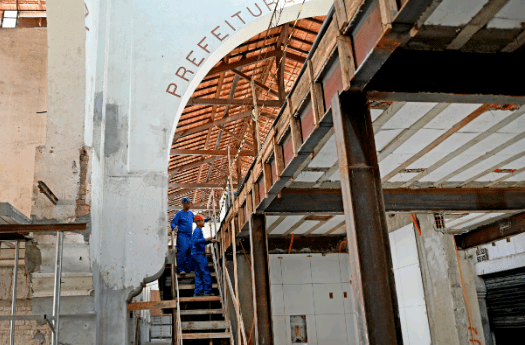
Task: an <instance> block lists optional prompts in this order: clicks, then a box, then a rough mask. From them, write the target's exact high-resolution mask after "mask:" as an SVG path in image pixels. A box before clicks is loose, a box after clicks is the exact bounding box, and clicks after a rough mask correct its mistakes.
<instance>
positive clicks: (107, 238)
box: [84, 0, 333, 345]
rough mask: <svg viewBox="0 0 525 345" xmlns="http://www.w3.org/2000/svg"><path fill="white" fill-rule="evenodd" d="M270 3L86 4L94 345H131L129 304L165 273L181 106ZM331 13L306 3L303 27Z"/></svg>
mask: <svg viewBox="0 0 525 345" xmlns="http://www.w3.org/2000/svg"><path fill="white" fill-rule="evenodd" d="M274 1H275V0H222V1H216V0H207V1H203V0H198V1H197V0H191V1H190V0H162V1H161V0H156V1H138V0H137V1H132V0H86V2H85V9H86V12H85V15H86V17H85V21H86V23H85V24H86V32H85V35H86V36H85V37H86V38H85V40H86V114H85V124H84V133H85V135H84V143H85V145H86V146H88V147H92V148H93V155H92V159H91V160H90V162H91V167H90V168H91V171H92V176H91V185H92V188H91V190H92V195H91V236H90V251H91V252H90V255H91V259H92V261H91V262H92V270H93V277H94V278H93V279H94V289H95V304H96V310H97V343H101V344H108V345H109V344H125V343H128V342H127V338H128V333H127V331H126V330H127V327H128V326H127V319H126V317H125V316H126V315H127V313H126V299H127V298H128V297H129V296H130V293H131V294H132V292H133V291H137V290H136V289H137V288H138V287H139V286H140V285H141V284H142V283H143V282H144V281H149V280H151V279H153V278H154V277H155V276H156V275H158V274H159V272H160V271H161V270H163V269H164V264H165V261H164V260H165V254H166V250H167V245H166V244H167V227H168V224H169V219H167V186H168V175H167V167H168V162H169V151H170V146H171V142H172V138H173V136H174V133H175V129H176V126H177V122H178V119H179V118H180V115H181V114H182V111H183V109H184V106H185V105H186V103H187V101H188V99H189V97H190V96H191V94H192V93H193V91H194V90H195V88H196V87H197V85H198V84H199V83H200V81H201V80H202V79H203V78H204V76H205V75H206V74H207V73H208V71H209V70H210V69H211V68H212V67H213V66H214V65H215V64H216V63H217V62H218V61H219V60H220V59H221V58H222V57H223V56H225V55H226V54H227V53H228V52H230V51H231V50H232V49H233V48H235V47H236V46H237V45H238V44H240V43H242V42H244V41H246V40H247V39H249V38H251V37H252V36H254V35H256V34H258V33H260V32H263V31H265V30H266V28H267V27H268V23H269V20H270V16H271V10H272V9H273V7H272V6H274V5H275V3H274ZM280 1H281V2H282V3H283V4H284V5H285V8H284V10H283V12H282V14H281V17H280V20H279V23H285V22H289V21H292V20H294V19H295V18H296V17H297V13H298V12H299V9H300V6H301V3H302V0H280ZM272 3H274V4H273V5H272ZM332 4H333V2H332V1H331V0H306V1H305V3H304V6H303V8H302V11H301V16H300V18H306V17H312V16H319V15H326V14H327V13H328V10H329V8H330V7H331V6H332ZM250 11H251V12H250ZM259 12H260V14H259ZM226 35H228V37H226ZM204 37H206V39H205V40H203V38H204ZM199 42H200V46H198V43H199ZM203 47H204V48H203ZM192 51H193V52H192ZM190 52H192V53H191V54H190ZM181 67H183V68H185V69H186V70H191V73H189V72H187V73H186V74H184V77H185V79H183V78H181V77H180V76H176V73H177V71H178V70H179V69H180V68H181ZM181 71H184V70H181ZM179 74H181V72H180V73H179ZM190 76H191V78H190ZM170 84H176V85H177V89H176V92H175V89H174V86H173V85H172V86H171V89H168V86H169V85H170ZM167 91H171V93H170V92H167ZM174 94H176V95H177V96H175V95H174ZM145 277H146V278H145ZM148 277H149V278H148Z"/></svg>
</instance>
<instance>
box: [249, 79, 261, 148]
mask: <svg viewBox="0 0 525 345" xmlns="http://www.w3.org/2000/svg"><path fill="white" fill-rule="evenodd" d="M251 89H252V101H253V112H254V116H255V119H254V121H255V131H254V132H253V134H254V135H255V137H254V138H253V139H254V142H256V143H257V153H259V152H261V132H260V124H259V103H261V102H260V101H259V99H258V98H257V92H256V90H255V79H253V78H252V80H251ZM263 103H264V102H263ZM263 103H261V105H262V104H263Z"/></svg>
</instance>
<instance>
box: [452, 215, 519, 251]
mask: <svg viewBox="0 0 525 345" xmlns="http://www.w3.org/2000/svg"><path fill="white" fill-rule="evenodd" d="M524 232H525V213H519V214H516V215H514V216H512V217H510V218H505V219H501V220H499V221H497V222H495V223H492V224H488V225H483V226H480V227H479V228H477V229H475V230H473V231H469V232H467V233H464V234H461V235H456V236H454V239H455V240H456V244H457V246H458V248H461V249H468V248H472V247H477V246H480V245H482V244H487V243H490V242H494V241H498V240H502V239H504V238H508V237H510V236H515V235H518V234H521V233H524Z"/></svg>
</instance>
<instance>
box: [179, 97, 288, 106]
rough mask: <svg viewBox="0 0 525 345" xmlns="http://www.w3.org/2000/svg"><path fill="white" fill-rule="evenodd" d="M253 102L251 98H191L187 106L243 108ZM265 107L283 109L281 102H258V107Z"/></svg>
mask: <svg viewBox="0 0 525 345" xmlns="http://www.w3.org/2000/svg"><path fill="white" fill-rule="evenodd" d="M252 104H253V101H252V100H251V99H249V98H247V99H227V98H195V97H194V98H190V99H189V101H188V104H187V106H192V105H233V106H243V105H252ZM263 104H264V106H265V107H276V108H280V107H281V105H282V104H281V102H280V101H277V100H272V99H266V100H260V101H258V102H257V105H258V106H262V105H263Z"/></svg>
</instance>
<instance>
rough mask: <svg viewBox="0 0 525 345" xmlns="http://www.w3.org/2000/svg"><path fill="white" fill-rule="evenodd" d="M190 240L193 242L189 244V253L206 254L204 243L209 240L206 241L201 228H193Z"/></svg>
mask: <svg viewBox="0 0 525 345" xmlns="http://www.w3.org/2000/svg"><path fill="white" fill-rule="evenodd" d="M191 241H192V242H193V245H192V246H191V255H196V254H206V245H207V244H208V243H209V242H210V241H206V239H205V238H204V235H203V234H202V229H201V228H199V227H196V228H195V231H193V236H192V238H191Z"/></svg>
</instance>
